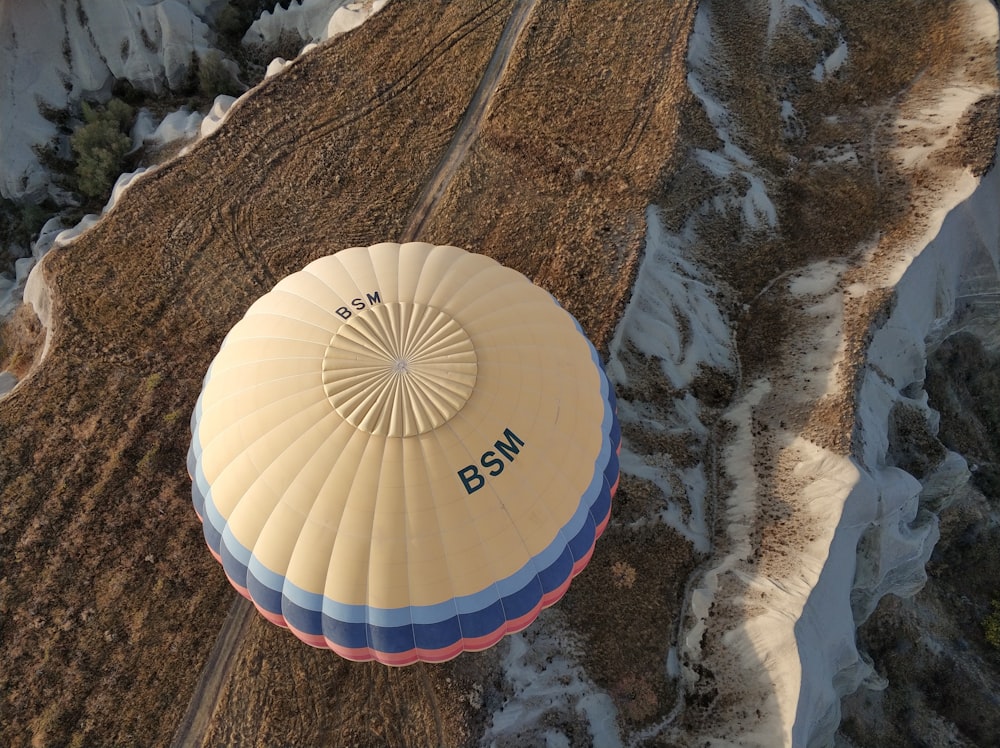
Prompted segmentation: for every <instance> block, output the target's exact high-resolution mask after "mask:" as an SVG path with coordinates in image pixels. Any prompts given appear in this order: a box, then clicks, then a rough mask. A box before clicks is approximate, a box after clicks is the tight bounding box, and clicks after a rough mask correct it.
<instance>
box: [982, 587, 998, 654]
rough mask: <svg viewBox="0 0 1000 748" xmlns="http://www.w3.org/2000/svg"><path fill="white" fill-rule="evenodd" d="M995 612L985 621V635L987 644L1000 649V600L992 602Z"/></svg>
mask: <svg viewBox="0 0 1000 748" xmlns="http://www.w3.org/2000/svg"><path fill="white" fill-rule="evenodd" d="M990 604H991V605H992V607H993V610H992V611H991V612H990V613H989V615H987V616H986V618H984V619H983V633H984V634H985V635H986V641H987V643H988V644H989V645H990V646H992V647H993V648H994V649H1000V600H997V599H994V600H992V601H991V602H990Z"/></svg>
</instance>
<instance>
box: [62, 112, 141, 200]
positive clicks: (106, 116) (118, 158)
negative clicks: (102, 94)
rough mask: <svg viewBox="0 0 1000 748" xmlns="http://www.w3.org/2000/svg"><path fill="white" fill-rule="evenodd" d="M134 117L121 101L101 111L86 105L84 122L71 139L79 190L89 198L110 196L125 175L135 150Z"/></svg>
mask: <svg viewBox="0 0 1000 748" xmlns="http://www.w3.org/2000/svg"><path fill="white" fill-rule="evenodd" d="M133 114H134V112H133V109H132V107H130V106H129V105H128V104H126V103H125V102H124V101H122V100H121V99H112V100H111V101H109V102H108V104H107V106H105V107H99V108H97V107H92V106H90V105H89V104H87V103H86V102H84V104H83V120H84V121H83V124H82V125H80V126H79V127H77V128H76V130H75V132H74V133H73V135H72V137H71V138H70V146H71V147H72V148H73V152H74V153H75V154H76V158H77V161H76V188H77V190H79V191H80V192H81V193H82V194H83V195H84V196H85V197H88V198H92V199H93V198H101V197H104V196H106V195H107V194H108V192H109V191H110V189H111V186H112V185H113V184H114V181H115V180H116V179H117V178H118V175H119V174H121V173H122V171H124V167H125V154H127V153H128V151H129V149H130V148H131V147H132V140H131V138H129V136H128V134H127V131H128V128H129V126H130V125H131V122H132V117H133Z"/></svg>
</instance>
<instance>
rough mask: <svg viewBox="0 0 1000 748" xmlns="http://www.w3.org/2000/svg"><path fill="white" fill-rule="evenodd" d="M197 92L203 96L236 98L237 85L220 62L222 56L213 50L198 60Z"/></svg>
mask: <svg viewBox="0 0 1000 748" xmlns="http://www.w3.org/2000/svg"><path fill="white" fill-rule="evenodd" d="M198 90H199V91H201V94H202V95H203V96H206V97H208V98H209V99H214V98H215V97H216V96H222V95H226V96H237V95H239V93H240V88H239V84H238V83H237V82H236V80H235V79H234V78H233V75H232V73H230V72H229V70H228V69H227V68H226V66H225V65H224V64H223V61H222V55H221V54H219V53H218V52H216V51H215V50H214V49H213V50H212V51H210V52H209V53H208V54H206V55H205V56H204V57H202V58H201V59H199V60H198Z"/></svg>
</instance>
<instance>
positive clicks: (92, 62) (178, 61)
mask: <svg viewBox="0 0 1000 748" xmlns="http://www.w3.org/2000/svg"><path fill="white" fill-rule="evenodd" d="M213 2H214V0H78V1H77V2H70V1H69V0H32V2H3V3H0V59H2V60H3V63H2V64H0V194H2V195H3V196H4V197H8V198H10V197H38V196H40V195H42V194H43V193H44V192H45V190H46V189H47V187H48V184H49V178H48V175H47V173H46V171H45V169H44V168H43V167H42V165H41V164H40V163H39V161H38V158H37V156H36V155H35V153H34V151H33V148H34V147H35V146H41V145H46V144H48V143H50V142H51V141H52V140H53V138H55V137H56V135H57V127H56V125H55V124H54V123H53V122H51V121H49V120H48V119H46V118H45V116H44V115H43V110H45V109H48V110H52V111H58V110H61V109H63V108H65V107H66V106H67V104H68V103H70V102H73V101H77V100H79V99H80V98H81V97H83V96H85V95H88V94H99V93H102V92H107V91H108V90H109V88H110V86H111V84H112V83H113V81H114V80H115V79H125V80H128V81H130V82H131V83H133V84H134V85H135V86H136V87H138V88H142V89H145V90H149V91H153V92H158V91H161V90H163V89H164V88H165V87H168V86H169V87H178V86H180V85H181V84H182V83H183V82H184V78H185V76H186V75H187V72H188V67H189V65H190V63H191V56H192V54H193V53H195V54H203V53H205V52H206V51H207V50H208V49H210V45H209V41H208V40H209V35H210V31H209V28H208V26H207V25H206V24H205V22H204V20H203V19H204V18H206V17H207V13H208V10H209V8H210V6H211V5H212V4H213Z"/></svg>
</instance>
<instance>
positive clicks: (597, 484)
mask: <svg viewBox="0 0 1000 748" xmlns="http://www.w3.org/2000/svg"><path fill="white" fill-rule="evenodd" d="M570 318H571V319H573V322H574V324H575V326H576V328H577V330H579V331H580V332H581V333H582V332H583V330H582V328H581V326H580V324H579V322H577V320H576V319H575V318H573V317H572V315H570ZM587 345H588V347H589V349H590V354H591V359H592V360H593V362H594V364H595V366H596V367H597V369H598V374H599V380H600V388H601V396H602V401H603V402H604V416H603V418H602V424H601V430H602V433H603V435H604V438H603V439H602V443H601V450H600V454H599V455H598V457H597V459H596V460H595V471H594V475H593V478H592V480H591V483H590V485H589V486H588V487H587V489H586V490H585V491H584V492H583V495H582V496H581V497H580V504H579V506H578V507H577V510H576V511H575V512H574V514H573V516H572V517H571V518H570V519H569V521H568V522H567V523H566V525H565V526H564V527H563V528H562V531H561V532H560V533H559V534H557V536H556V538H555V539H554V540H553V542H552V543H550V544H549V546H548V547H546V548H545V549H543V550H542V551H541V552H540V553H539V554H538V555H536V556H535V557H533V558H532V559H531V561H530V562H529V563H527V564H525V566H524V567H523V568H521V569H519V570H518V571H516V572H515V573H514V574H511V575H510V576H508V577H506V578H505V579H502V580H498V581H497V582H495V583H494V584H492V585H490V586H488V587H486V588H485V589H483V590H481V591H479V592H476V593H473V594H471V595H464V596H461V597H458V598H453V599H449V600H445V601H442V602H440V603H436V604H433V605H424V606H408V607H404V608H393V609H384V608H370V607H368V606H367V605H347V604H343V603H338V602H336V601H334V600H331V599H329V598H326V597H325V596H324V595H322V594H321V593H315V592H307V591H306V590H303V589H302V588H300V587H298V586H297V585H295V584H293V583H291V582H289V581H288V580H286V579H285V578H284V577H283V576H282V575H280V574H278V573H276V572H273V571H271V570H270V569H268V568H267V567H266V566H264V564H263V563H262V562H260V561H259V559H257V557H256V556H254V555H253V553H252V551H250V549H248V548H246V547H245V546H244V545H243V544H242V543H240V542H239V541H238V540H236V538H235V536H234V535H233V534H232V532H231V531H230V530H229V529H228V526H227V523H226V520H225V519H224V518H223V517H222V515H221V514H220V513H219V512H218V510H217V509H216V508H215V505H214V503H213V501H212V497H211V488H210V487H209V486H208V482H207V480H206V479H205V476H204V473H203V471H202V470H201V466H200V457H201V454H202V449H201V444H200V440H199V439H198V436H197V423H198V421H199V420H200V417H201V414H202V398H201V396H199V398H198V401H197V402H196V404H195V410H194V413H192V445H191V450H192V453H193V454H194V455H195V470H194V471H193V473H194V474H193V478H194V481H195V483H196V485H197V487H198V489H199V491H200V492H201V493H202V496H203V498H204V507H205V513H204V520H205V521H207V522H210V523H211V525H212V527H213V528H215V529H216V530H217V531H219V532H220V535H222V538H223V542H224V543H225V545H226V548H227V549H228V550H229V552H230V553H231V555H232V556H233V558H234V559H236V560H237V561H238V562H239V563H241V564H246V566H247V568H248V570H249V571H250V573H252V574H253V575H254V577H255V578H256V579H257V580H258V581H259V582H261V583H262V584H264V585H265V586H266V587H268V588H270V589H272V590H275V591H277V592H280V593H281V594H283V595H284V596H285V597H287V598H288V599H289V600H290V601H291V602H292V603H294V604H295V605H297V606H299V607H300V608H303V609H304V610H312V611H322V613H323V614H324V615H327V616H328V617H330V618H333V619H335V620H338V621H341V622H344V623H347V624H368V625H373V626H379V627H386V628H391V627H398V626H408V625H410V624H411V623H412V624H418V625H427V624H431V625H432V624H435V623H440V622H442V621H447V620H449V619H451V618H454V617H455V615H456V614H460V615H466V616H468V615H475V614H477V613H479V612H480V611H482V610H484V609H486V608H488V607H490V606H491V605H494V604H496V602H497V600H498V599H499V600H502V599H504V598H510V597H512V596H515V595H517V594H519V593H521V592H522V591H523V590H524V589H525V588H527V587H528V586H529V585H530V584H531V583H532V581H533V580H534V579H535V578H536V576H537V574H538V573H539V572H541V571H544V570H545V569H548V568H549V567H550V566H551V565H553V564H554V563H556V562H557V561H558V560H559V558H560V557H561V556H562V554H563V553H564V551H565V548H566V541H565V538H566V537H569V538H575V537H576V535H577V534H578V533H579V532H580V531H581V530H582V528H583V527H584V525H585V524H586V522H587V520H588V518H589V515H590V510H591V508H592V506H593V505H594V503H595V502H596V501H597V500H598V499H599V498H600V494H601V491H602V490H603V489H604V471H605V469H606V468H607V465H608V463H609V460H610V458H611V454H612V452H613V450H614V449H615V447H616V446H617V445H613V444H611V443H610V436H611V432H612V430H613V427H614V418H615V415H614V411H613V409H612V407H611V403H610V400H609V393H610V392H611V383H610V381H609V380H608V378H607V376H606V374H605V372H604V370H603V367H602V366H601V364H600V358H599V356H598V353H597V350H596V349H595V348H594V346H593V345H592V344H591V343H590V342H589V340H588V341H587ZM210 376H211V368H209V371H208V373H207V374H206V376H205V382H206V383H207V382H208V380H209V378H210ZM216 550H218V549H216ZM272 612H274V613H280V611H272Z"/></svg>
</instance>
